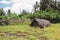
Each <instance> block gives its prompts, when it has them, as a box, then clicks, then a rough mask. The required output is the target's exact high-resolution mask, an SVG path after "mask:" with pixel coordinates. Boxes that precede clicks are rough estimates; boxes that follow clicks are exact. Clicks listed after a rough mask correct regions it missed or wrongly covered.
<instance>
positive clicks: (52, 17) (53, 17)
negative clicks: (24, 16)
mask: <svg viewBox="0 0 60 40" xmlns="http://www.w3.org/2000/svg"><path fill="white" fill-rule="evenodd" d="M59 15H60V14H59V12H58V11H57V10H54V9H52V8H50V9H49V8H47V9H46V10H45V11H37V12H35V13H34V14H32V15H31V16H30V18H31V19H33V18H41V19H47V20H49V21H51V22H59V20H60V16H59Z"/></svg>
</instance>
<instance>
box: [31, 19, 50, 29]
mask: <svg viewBox="0 0 60 40" xmlns="http://www.w3.org/2000/svg"><path fill="white" fill-rule="evenodd" d="M49 25H51V23H50V22H49V21H48V20H45V19H38V18H35V19H34V20H33V21H32V23H31V24H30V26H31V27H33V26H34V27H40V28H44V27H48V26H49Z"/></svg>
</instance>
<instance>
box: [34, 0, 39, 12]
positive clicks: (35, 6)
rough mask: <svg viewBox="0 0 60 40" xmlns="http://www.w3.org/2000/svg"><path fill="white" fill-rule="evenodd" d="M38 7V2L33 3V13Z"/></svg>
mask: <svg viewBox="0 0 60 40" xmlns="http://www.w3.org/2000/svg"><path fill="white" fill-rule="evenodd" d="M39 6H40V5H39V2H38V1H36V3H35V4H34V6H33V8H34V12H36V11H38V9H39Z"/></svg>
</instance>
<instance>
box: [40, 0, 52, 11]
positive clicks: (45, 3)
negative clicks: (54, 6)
mask: <svg viewBox="0 0 60 40" xmlns="http://www.w3.org/2000/svg"><path fill="white" fill-rule="evenodd" d="M52 2H53V0H40V10H45V9H46V8H47V7H49V6H50V4H51V3H52Z"/></svg>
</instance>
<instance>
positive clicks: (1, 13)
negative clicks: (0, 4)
mask: <svg viewBox="0 0 60 40" xmlns="http://www.w3.org/2000/svg"><path fill="white" fill-rule="evenodd" d="M4 15H5V12H4V10H3V8H1V9H0V16H4Z"/></svg>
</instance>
